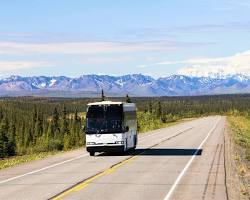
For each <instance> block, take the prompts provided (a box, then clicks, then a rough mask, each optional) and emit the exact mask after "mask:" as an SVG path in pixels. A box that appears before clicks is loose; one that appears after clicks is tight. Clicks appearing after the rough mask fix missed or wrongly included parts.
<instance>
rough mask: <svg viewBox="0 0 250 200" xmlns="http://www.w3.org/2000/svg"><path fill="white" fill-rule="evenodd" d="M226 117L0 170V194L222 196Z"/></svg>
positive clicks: (44, 196)
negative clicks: (113, 150) (109, 148)
mask: <svg viewBox="0 0 250 200" xmlns="http://www.w3.org/2000/svg"><path fill="white" fill-rule="evenodd" d="M225 120H226V119H225V118H224V117H220V116H214V117H206V118H200V119H196V120H192V121H186V122H183V123H180V124H178V125H175V126H171V127H168V128H164V129H160V130H156V131H152V132H148V133H145V134H141V135H139V144H138V147H137V149H136V150H135V151H132V152H129V153H127V154H126V155H118V154H103V153H102V154H97V155H96V156H95V157H90V156H89V155H88V154H87V152H86V151H85V150H84V149H80V150H76V151H72V152H68V153H64V154H60V155H56V156H52V157H49V158H47V159H44V160H40V161H34V162H31V163H27V164H24V165H20V166H17V167H13V168H9V169H4V170H1V171H0V199H4V200H7V199H18V200H21V199H25V200H26V199H32V200H37V199H91V200H93V199H98V200H99V199H100V200H105V199H114V200H117V199H124V200H125V199H126V200H128V199H132V200H133V199H136V200H137V199H143V200H145V199H146V200H147V199H149V200H151V199H153V200H157V199H160V200H164V199H178V200H179V199H180V200H186V199H190V200H193V199H218V200H224V199H227V189H226V186H225V165H224V127H225Z"/></svg>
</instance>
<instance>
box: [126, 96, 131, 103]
mask: <svg viewBox="0 0 250 200" xmlns="http://www.w3.org/2000/svg"><path fill="white" fill-rule="evenodd" d="M126 102H127V103H132V101H131V99H130V97H129V96H128V94H127V95H126Z"/></svg>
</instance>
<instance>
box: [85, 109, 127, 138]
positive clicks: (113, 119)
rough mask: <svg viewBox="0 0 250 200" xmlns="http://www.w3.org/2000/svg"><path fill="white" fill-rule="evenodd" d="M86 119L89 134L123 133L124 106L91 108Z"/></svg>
mask: <svg viewBox="0 0 250 200" xmlns="http://www.w3.org/2000/svg"><path fill="white" fill-rule="evenodd" d="M86 118H87V119H86V120H87V121H86V122H87V124H86V133H87V134H96V133H102V134H103V133H117V132H118V133H119V132H122V125H123V124H122V118H123V109H122V105H107V106H104V105H102V106H99V105H97V106H90V107H89V108H88V112H87V117H86Z"/></svg>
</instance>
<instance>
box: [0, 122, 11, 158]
mask: <svg viewBox="0 0 250 200" xmlns="http://www.w3.org/2000/svg"><path fill="white" fill-rule="evenodd" d="M7 135H8V122H7V120H6V119H4V120H3V121H2V122H1V125H0V158H5V157H7V156H8V142H9V141H8V137H7Z"/></svg>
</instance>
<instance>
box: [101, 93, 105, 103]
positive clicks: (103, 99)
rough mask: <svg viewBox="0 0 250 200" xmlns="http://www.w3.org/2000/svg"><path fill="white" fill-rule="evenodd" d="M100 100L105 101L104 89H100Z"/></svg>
mask: <svg viewBox="0 0 250 200" xmlns="http://www.w3.org/2000/svg"><path fill="white" fill-rule="evenodd" d="M101 101H105V95H104V91H103V90H102V96H101Z"/></svg>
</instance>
